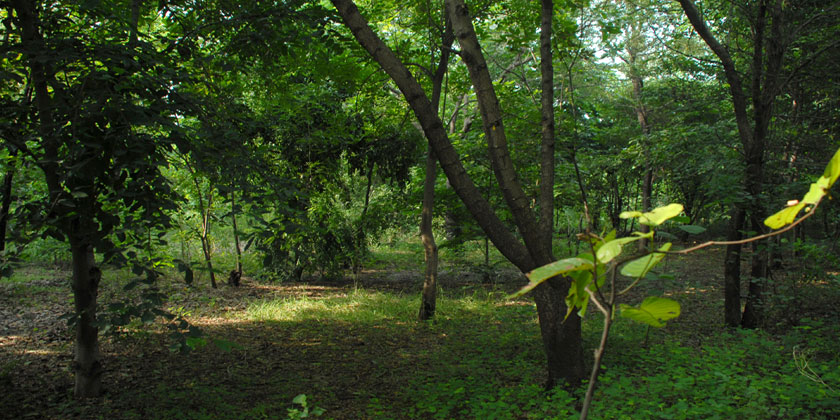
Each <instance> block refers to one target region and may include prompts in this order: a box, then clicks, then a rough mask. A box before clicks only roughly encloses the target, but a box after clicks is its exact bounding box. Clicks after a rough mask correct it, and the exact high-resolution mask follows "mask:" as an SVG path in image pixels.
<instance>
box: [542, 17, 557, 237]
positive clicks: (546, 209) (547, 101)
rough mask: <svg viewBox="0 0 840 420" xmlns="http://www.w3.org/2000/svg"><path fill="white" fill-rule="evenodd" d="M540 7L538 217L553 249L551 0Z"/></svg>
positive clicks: (543, 235)
mask: <svg viewBox="0 0 840 420" xmlns="http://www.w3.org/2000/svg"><path fill="white" fill-rule="evenodd" d="M541 6H542V7H541V9H540V92H541V94H540V127H541V134H542V141H541V142H540V220H539V231H540V233H541V234H542V237H541V239H540V242H541V246H542V247H543V248H546V249H549V250H551V249H552V238H553V237H554V225H553V224H554V163H555V156H554V145H555V140H554V127H555V125H554V62H553V61H552V57H553V54H552V50H551V34H552V31H551V23H552V18H553V17H554V2H553V1H552V0H542V2H541Z"/></svg>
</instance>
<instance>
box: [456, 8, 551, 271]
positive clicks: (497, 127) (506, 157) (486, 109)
mask: <svg viewBox="0 0 840 420" xmlns="http://www.w3.org/2000/svg"><path fill="white" fill-rule="evenodd" d="M444 4H445V7H446V12H447V15H448V16H449V19H451V20H452V29H453V31H454V32H455V38H456V39H457V40H458V44H459V45H460V46H461V59H462V60H463V61H464V64H466V66H467V70H468V72H469V75H470V80H471V81H472V84H473V90H474V92H475V95H476V98H477V100H478V110H479V113H480V114H481V121H482V123H483V126H484V135H485V137H486V138H487V149H488V153H489V155H490V164H491V166H492V167H493V173H494V174H495V175H496V181H497V182H498V183H499V188H501V190H502V196H503V197H504V199H505V202H506V203H507V205H508V207H509V208H510V211H511V213H512V214H513V218H514V220H515V223H516V226H517V227H518V228H519V233H520V234H521V235H522V239H523V241H524V242H525V246H526V248H527V249H528V252H529V254H530V255H531V256H533V257H535V258H536V259H537V260H539V261H549V262H550V261H552V260H553V259H554V258H553V256H552V255H551V249H550V248H546V247H544V246H542V245H543V243H542V241H541V240H540V239H541V238H543V237H544V235H543V234H542V233H541V232H540V231H539V228H538V227H537V220H536V218H535V217H534V213H533V212H532V211H531V207H530V200H528V197H527V196H526V195H525V191H524V190H523V189H522V184H521V183H520V182H519V179H518V176H517V173H516V169H515V168H514V166H513V160H512V159H511V157H510V151H509V150H508V146H507V136H506V134H505V128H504V123H503V120H502V110H501V106H500V105H499V99H498V97H497V96H496V91H495V89H494V87H493V81H492V78H491V77H490V72H489V70H488V67H487V62H486V61H485V59H484V54H483V53H482V52H481V46H480V45H479V43H478V37H477V36H476V33H475V29H474V28H473V25H472V17H471V16H470V14H469V10H468V9H467V6H466V4H464V2H463V1H462V0H447V1H445V2H444ZM551 170H553V167H552V168H551ZM552 188H553V187H552ZM542 264H547V262H546V263H541V264H540V265H542Z"/></svg>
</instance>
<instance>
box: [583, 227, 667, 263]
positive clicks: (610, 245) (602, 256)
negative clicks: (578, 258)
mask: <svg viewBox="0 0 840 420" xmlns="http://www.w3.org/2000/svg"><path fill="white" fill-rule="evenodd" d="M633 234H634V235H636V236H626V237H624V238H618V239H613V240H611V241H609V242H607V243H605V244H604V245H602V246H601V247H600V248H598V252H596V253H595V255H596V256H597V257H598V262H599V263H601V264H606V263H608V262H610V261H612V260H613V259H614V258H615V257H617V256H619V255H621V247H622V246H624V245H625V244H629V243H630V242H633V241H638V240H639V239H642V238H652V237H653V232H648V233H640V232H634V233H633Z"/></svg>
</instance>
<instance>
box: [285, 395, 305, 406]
mask: <svg viewBox="0 0 840 420" xmlns="http://www.w3.org/2000/svg"><path fill="white" fill-rule="evenodd" d="M287 398H288V397H287ZM292 402H293V403H295V404H300V405H306V394H299V395H298V396H297V397H295V399H293V400H292Z"/></svg>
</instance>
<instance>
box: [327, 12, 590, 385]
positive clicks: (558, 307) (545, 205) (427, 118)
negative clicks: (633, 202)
mask: <svg viewBox="0 0 840 420" xmlns="http://www.w3.org/2000/svg"><path fill="white" fill-rule="evenodd" d="M332 3H333V5H334V6H335V7H336V9H337V10H338V12H339V14H340V15H341V17H342V19H343V21H344V24H345V25H346V26H347V27H348V28H349V29H350V31H351V32H352V33H353V35H354V36H355V38H356V40H357V41H358V42H359V43H360V44H361V45H362V46H363V47H364V48H365V49H366V50H367V51H368V53H369V54H371V55H372V56H373V58H374V60H376V61H377V62H378V63H379V65H380V66H381V67H382V68H383V70H384V71H385V72H386V73H387V74H388V75H389V76H390V77H391V79H392V80H393V81H394V83H395V84H396V85H397V87H398V88H399V90H400V91H401V92H402V94H403V96H404V97H405V99H406V100H407V101H408V103H409V105H410V106H411V108H412V110H413V111H414V115H415V117H416V118H417V120H418V121H419V123H420V125H421V127H422V128H423V132H424V133H425V135H426V138H427V140H428V141H429V144H430V147H431V148H432V149H433V150H434V152H435V155H436V156H437V158H438V160H439V163H440V165H441V167H442V168H443V171H444V173H445V174H446V176H447V178H448V180H449V183H450V184H451V185H452V187H453V189H454V190H455V192H456V193H457V194H458V196H459V197H460V199H461V201H462V202H463V203H464V204H465V205H466V207H467V208H468V210H469V211H470V213H471V214H472V216H473V218H475V220H476V221H477V222H478V224H479V225H480V226H481V228H482V230H483V231H484V232H485V233H486V234H487V236H488V237H489V238H490V240H491V241H492V242H493V244H494V245H495V246H496V247H497V248H498V249H499V250H500V251H501V253H502V254H503V255H504V256H505V257H506V258H507V259H508V260H510V261H511V262H512V263H513V264H514V265H516V266H517V267H518V268H519V269H520V270H522V271H523V272H526V271H530V270H531V269H533V268H535V267H538V266H540V265H544V264H547V263H549V262H551V261H553V260H554V257H553V255H552V250H551V246H550V232H551V223H552V220H553V218H552V217H545V215H553V213H552V212H553V204H552V203H551V202H550V199H552V198H553V195H552V194H548V196H546V195H544V194H541V195H540V202H539V208H540V209H541V210H540V218H538V217H537V216H536V215H535V214H534V212H533V210H532V209H531V208H530V201H529V200H528V198H527V196H526V195H525V193H524V191H523V189H522V186H521V184H520V181H519V179H518V177H517V174H516V170H515V168H514V166H513V163H512V161H511V157H510V153H509V150H508V146H507V140H506V136H505V130H504V125H503V119H502V114H501V109H500V107H499V103H498V99H497V97H496V94H495V92H494V88H493V84H492V81H491V78H490V75H489V73H488V68H487V63H486V61H485V59H484V56H483V54H482V52H481V47H480V45H479V43H478V38H477V35H476V33H475V30H474V28H473V25H472V21H471V17H470V15H469V12H468V10H467V7H466V5H465V4H464V3H463V2H462V1H456V0H453V1H446V2H445V9H446V17H447V18H448V19H449V20H450V21H451V23H452V28H453V31H454V33H455V37H456V39H457V40H458V43H459V45H460V51H459V55H460V57H461V59H462V60H463V62H464V63H465V64H466V66H467V68H468V70H469V74H470V80H471V82H472V84H473V86H474V91H475V95H476V97H477V100H478V105H479V110H480V113H481V116H482V121H483V126H484V134H485V136H486V139H487V146H488V152H489V156H490V161H491V164H492V166H493V171H494V173H495V176H496V181H497V182H498V185H499V188H500V189H501V191H502V193H503V195H504V199H505V202H506V204H507V206H508V208H509V209H510V211H511V213H512V216H513V219H514V223H515V225H516V227H517V229H518V231H519V234H520V235H521V238H522V240H521V241H520V240H519V239H518V238H517V237H516V236H515V235H514V233H513V232H511V231H510V230H508V228H507V227H506V226H505V225H504V224H503V223H502V222H501V220H500V219H499V217H498V216H497V215H496V214H495V213H494V211H493V210H492V209H491V208H490V205H489V204H488V202H487V200H486V199H485V198H484V197H483V196H482V195H481V193H480V191H479V190H478V188H477V187H476V186H475V184H474V183H473V181H472V179H470V177H469V176H468V175H467V174H466V171H465V169H464V165H463V162H462V161H461V159H460V157H459V156H458V153H457V152H456V150H455V149H454V147H453V146H452V143H451V141H450V139H449V137H448V134H447V132H446V130H445V129H444V125H443V123H442V121H441V120H440V118H439V116H438V113H437V111H436V109H435V108H434V107H433V105H432V102H431V101H430V100H429V97H428V96H427V95H426V93H425V92H424V91H423V89H422V87H421V86H420V84H419V83H418V82H417V81H416V79H415V78H414V76H413V75H412V74H411V72H410V71H409V70H408V69H407V68H406V65H405V64H404V63H403V62H401V61H400V60H399V59H398V58H397V56H396V55H395V54H394V53H393V51H392V50H391V49H390V48H389V47H388V46H387V45H386V44H385V43H384V42H383V41H382V40H381V39H380V38H379V37H378V36H377V35H376V34H375V33H374V32H373V30H372V29H371V28H370V27H369V25H368V24H367V21H366V20H365V19H364V18H363V17H362V15H361V14H360V12H359V10H358V8H357V7H356V5H355V4H354V3H353V2H352V1H350V0H333V1H332ZM549 5H550V3H549ZM542 10H543V11H551V10H553V7H551V6H548V7H543V9H542ZM543 59H545V58H543ZM549 63H550V61H549ZM548 65H550V64H548ZM542 94H544V95H546V94H549V93H548V92H543V93H542ZM549 102H550V103H553V100H552V101H547V102H546V103H549ZM549 123H550V122H549V121H546V124H549ZM553 140H554V139H553V138H551V139H546V140H545V141H548V142H553ZM549 148H550V145H549V144H545V145H544V148H543V149H542V150H543V154H545V153H546V151H547V150H549ZM553 159H554V156H553V152H550V156H545V155H543V157H542V160H541V165H547V163H552V165H551V166H550V167H542V172H541V174H542V177H544V179H541V180H540V182H541V184H542V185H545V184H548V185H552V186H553V174H554V172H553V171H554V167H553ZM544 191H548V189H545V190H544ZM552 191H553V190H552ZM547 238H548V240H547ZM567 290H568V284H567V283H566V282H565V281H563V280H561V279H559V278H558V279H554V280H552V281H551V282H548V283H545V284H543V285H541V286H540V287H538V288H537V290H536V293H535V301H536V303H537V311H538V314H539V318H540V329H541V332H542V336H543V343H544V348H545V351H546V356H547V359H548V381H547V385H548V386H553V385H554V384H556V383H561V382H568V383H571V384H576V383H578V382H579V381H580V379H581V378H582V377H583V375H584V369H583V350H582V346H581V336H580V319H579V318H578V317H577V315H572V316H570V317H569V318H568V319H567V320H566V321H565V322H563V315H564V314H565V302H564V297H565V295H566V292H567Z"/></svg>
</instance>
